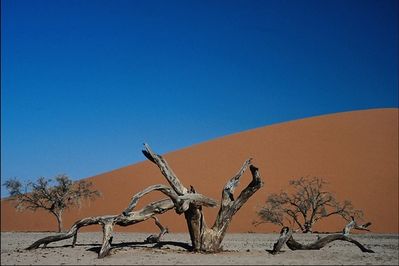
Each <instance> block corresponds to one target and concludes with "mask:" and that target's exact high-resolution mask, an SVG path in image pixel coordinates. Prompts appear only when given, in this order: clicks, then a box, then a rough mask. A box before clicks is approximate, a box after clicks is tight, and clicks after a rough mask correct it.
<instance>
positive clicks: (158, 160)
mask: <svg viewBox="0 0 399 266" xmlns="http://www.w3.org/2000/svg"><path fill="white" fill-rule="evenodd" d="M144 146H145V150H143V153H144V155H145V156H146V157H147V158H148V159H149V160H150V161H151V162H153V163H155V164H156V165H157V166H158V167H159V169H160V170H161V173H162V174H163V175H164V177H165V178H166V180H167V181H168V182H169V184H170V186H171V187H168V186H165V185H161V184H158V185H152V186H149V187H147V188H146V189H144V190H142V191H140V192H138V193H136V194H135V195H134V196H133V198H132V200H131V201H130V204H129V205H128V207H127V208H126V209H125V210H124V211H123V212H122V213H121V214H119V215H104V216H98V217H88V218H84V219H81V220H79V221H77V222H75V224H74V225H73V226H72V227H71V228H70V229H69V231H68V232H66V233H63V234H58V235H55V236H48V237H45V238H42V239H39V240H37V241H36V242H34V243H33V244H32V245H30V246H29V247H28V248H27V249H36V248H38V247H39V246H41V245H43V246H44V247H46V246H47V245H48V244H49V243H52V242H56V241H60V240H63V239H68V238H71V237H73V240H72V247H74V246H75V245H76V241H77V233H78V230H79V229H80V228H81V227H84V226H89V225H93V224H101V225H102V227H103V241H102V245H101V250H100V252H99V254H98V257H99V258H103V257H104V256H107V255H108V254H109V251H110V250H111V247H112V246H111V244H112V232H113V227H114V226H115V225H120V226H129V225H133V224H136V223H139V222H142V221H145V220H147V219H149V218H154V219H155V222H156V224H157V226H158V227H159V228H160V229H161V232H160V234H159V235H158V237H155V238H154V239H153V240H156V241H159V239H160V238H161V237H162V236H163V235H164V234H165V233H166V232H167V228H164V227H163V226H162V225H161V224H160V223H159V221H158V219H157V218H155V217H154V216H155V215H157V214H162V213H164V212H166V211H168V210H171V209H175V211H176V213H178V214H182V213H184V216H185V219H186V222H187V227H188V230H189V233H190V238H191V242H192V248H190V250H191V249H192V250H194V251H201V252H218V251H220V250H221V242H222V240H223V238H224V235H225V233H226V231H227V228H228V226H229V225H230V222H231V219H232V217H233V215H234V214H235V213H236V212H237V211H238V210H239V209H240V208H241V207H242V206H243V205H244V204H245V202H246V201H247V200H248V199H249V198H250V197H251V196H252V195H253V194H254V193H255V192H256V191H257V190H258V189H259V188H261V187H262V185H263V182H262V180H261V178H260V175H259V171H258V168H256V167H255V166H253V165H252V164H251V159H248V160H247V161H246V162H245V163H244V165H243V166H242V167H241V169H240V170H239V172H238V173H237V174H236V175H235V176H234V177H232V178H231V179H230V180H229V181H228V182H227V184H226V185H225V187H224V188H223V191H222V201H221V206H220V210H219V213H218V216H217V218H216V221H215V223H214V225H213V226H212V228H208V227H207V225H206V223H205V219H204V215H203V213H202V207H203V206H205V207H215V206H217V203H216V202H215V201H214V200H213V199H211V198H208V197H206V196H204V195H202V194H199V193H197V192H196V191H195V189H194V188H193V187H191V189H190V190H188V189H187V188H186V187H184V186H183V184H182V183H181V182H180V180H179V179H178V178H177V177H176V175H175V174H174V172H173V170H172V169H171V168H170V167H169V165H168V163H167V162H166V160H164V159H163V158H162V156H160V155H157V154H155V153H154V152H152V150H151V149H150V147H149V146H148V145H147V144H144ZM248 167H249V168H250V170H251V173H252V181H251V182H250V183H249V184H248V186H247V187H246V188H245V189H243V190H242V191H241V193H240V195H239V196H238V197H237V199H234V195H233V192H234V189H235V188H236V186H237V185H238V183H239V180H240V177H241V176H242V174H243V173H244V171H245V170H246V169H247V168H248ZM154 190H158V191H161V192H162V193H163V194H165V195H166V196H168V198H167V199H163V200H159V201H155V202H152V203H150V204H148V205H146V206H145V207H143V208H142V209H141V210H138V211H134V208H135V207H136V205H137V203H138V201H139V199H140V198H141V197H143V196H144V195H146V194H148V193H150V192H152V191H154ZM147 239H148V238H147ZM153 240H151V241H153Z"/></svg>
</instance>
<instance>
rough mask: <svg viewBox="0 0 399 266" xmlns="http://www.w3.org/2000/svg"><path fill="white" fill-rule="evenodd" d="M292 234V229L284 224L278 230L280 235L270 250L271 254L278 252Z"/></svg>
mask: <svg viewBox="0 0 399 266" xmlns="http://www.w3.org/2000/svg"><path fill="white" fill-rule="evenodd" d="M291 236H292V230H291V229H290V228H288V227H286V226H284V227H283V228H282V229H281V231H280V237H279V238H278V240H277V242H276V243H275V244H274V245H273V250H272V251H271V253H272V254H276V253H278V252H280V250H281V248H282V247H283V246H284V244H285V243H286V242H287V240H288V239H289V238H291Z"/></svg>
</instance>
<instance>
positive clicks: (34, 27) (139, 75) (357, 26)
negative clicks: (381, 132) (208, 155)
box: [1, 0, 398, 196]
mask: <svg viewBox="0 0 399 266" xmlns="http://www.w3.org/2000/svg"><path fill="white" fill-rule="evenodd" d="M1 12H2V14H1V15H2V16H1V22H2V23H1V66H2V68H1V180H2V183H3V182H4V180H5V179H6V178H9V177H18V178H21V179H24V180H26V179H31V180H34V179H36V178H37V177H39V176H45V177H52V176H54V175H56V174H59V173H66V174H68V175H69V176H71V177H72V178H73V179H75V180H76V179H80V178H85V177H88V176H93V175H96V174H99V173H102V172H105V171H109V170H113V169H116V168H119V167H122V166H126V165H128V164H131V163H135V162H138V161H142V160H144V157H143V156H142V154H141V152H140V151H141V148H142V143H143V142H148V143H149V144H150V145H151V146H152V147H153V149H154V150H156V151H157V152H159V153H166V152H170V151H173V150H177V149H181V148H183V147H187V146H190V145H192V144H196V143H200V142H203V141H206V140H210V139H213V138H217V137H221V136H224V135H228V134H232V133H236V132H239V131H243V130H248V129H253V128H257V127H261V126H265V125H270V124H274V123H279V122H284V121H289V120H294V119H299V118H305V117H310V116H315V115H321V114H328V113H335V112H342V111H350V110H359V109H368V108H382V107H398V74H397V73H398V1H388V0H378V1H368V0H361V1H360V0H357V1H353V0H343V1H340V0H323V1H318V0H317V1H300V0H291V1H284V0H277V1H270V0H265V1H261V0H258V1H247V0H242V1H216V0H214V1H197V0H192V1H134V0H130V1H124V0H107V1H101V0H57V1H53V0H35V1H32V0H2V1H1ZM2 195H3V196H4V195H5V190H4V188H3V187H2Z"/></svg>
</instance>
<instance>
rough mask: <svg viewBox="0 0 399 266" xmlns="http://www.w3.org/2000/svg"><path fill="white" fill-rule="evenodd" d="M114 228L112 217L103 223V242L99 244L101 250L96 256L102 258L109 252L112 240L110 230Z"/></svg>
mask: <svg viewBox="0 0 399 266" xmlns="http://www.w3.org/2000/svg"><path fill="white" fill-rule="evenodd" d="M113 229H114V224H113V221H112V219H111V220H109V221H107V222H106V223H104V224H103V243H102V245H101V250H100V252H99V253H98V258H99V259H101V258H104V257H105V256H107V255H108V254H109V251H110V250H111V242H112V231H113Z"/></svg>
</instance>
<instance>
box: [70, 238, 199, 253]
mask: <svg viewBox="0 0 399 266" xmlns="http://www.w3.org/2000/svg"><path fill="white" fill-rule="evenodd" d="M167 245H170V246H175V247H180V248H183V249H185V250H186V251H188V252H190V251H192V250H193V248H192V246H191V245H189V244H187V243H184V242H177V241H160V242H158V243H148V242H145V241H133V242H121V243H112V245H111V250H113V251H114V252H115V251H117V250H119V249H122V248H126V247H132V248H154V249H155V248H156V249H160V248H162V247H164V246H167ZM67 246H71V245H67ZM76 246H88V245H85V244H77V245H76ZM89 246H92V247H90V248H88V249H87V251H92V252H95V253H99V252H100V250H101V244H91V245H89Z"/></svg>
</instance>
